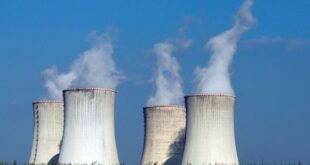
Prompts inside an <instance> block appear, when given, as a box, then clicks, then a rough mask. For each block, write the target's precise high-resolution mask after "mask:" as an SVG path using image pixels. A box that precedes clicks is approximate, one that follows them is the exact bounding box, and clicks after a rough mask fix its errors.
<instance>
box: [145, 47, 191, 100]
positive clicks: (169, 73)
mask: <svg viewBox="0 0 310 165" xmlns="http://www.w3.org/2000/svg"><path fill="white" fill-rule="evenodd" d="M187 42H190V41H187ZM182 43H183V42H182ZM186 46H188V45H187V44H186ZM153 49H154V52H155V54H156V58H157V68H156V72H155V74H154V77H153V80H154V82H155V87H156V90H155V93H154V94H153V95H152V96H151V97H150V98H149V100H148V102H147V104H148V105H179V104H182V102H183V101H182V99H183V89H182V85H181V77H180V75H179V70H180V66H179V63H178V61H177V59H176V58H175V57H173V56H172V53H173V52H174V51H175V50H176V46H175V45H174V44H173V43H172V42H168V41H166V42H162V43H158V44H155V45H154V48H153Z"/></svg>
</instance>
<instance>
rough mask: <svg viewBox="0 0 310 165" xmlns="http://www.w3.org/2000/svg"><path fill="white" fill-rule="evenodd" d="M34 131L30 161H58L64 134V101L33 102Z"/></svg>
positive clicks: (39, 162) (36, 162) (46, 162)
mask: <svg viewBox="0 0 310 165" xmlns="http://www.w3.org/2000/svg"><path fill="white" fill-rule="evenodd" d="M33 119H34V122H33V123H34V133H33V142H32V149H31V155H30V160H29V163H31V164H48V163H57V161H58V156H59V150H60V143H61V139H62V135H63V125H64V123H63V120H64V106H63V101H52V100H48V101H37V102H34V103H33Z"/></svg>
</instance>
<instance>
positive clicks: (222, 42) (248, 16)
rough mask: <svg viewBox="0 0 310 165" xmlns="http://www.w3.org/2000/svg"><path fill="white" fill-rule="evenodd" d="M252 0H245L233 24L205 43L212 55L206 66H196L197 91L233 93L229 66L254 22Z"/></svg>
mask: <svg viewBox="0 0 310 165" xmlns="http://www.w3.org/2000/svg"><path fill="white" fill-rule="evenodd" d="M253 2H254V0H246V1H245V2H244V3H243V5H242V6H241V7H240V9H239V11H238V12H237V14H236V16H235V17H234V26H233V27H232V28H231V29H229V30H227V31H225V32H223V33H221V34H219V35H217V36H215V37H213V38H212V39H211V40H210V41H209V42H208V43H207V44H206V47H207V48H208V49H210V50H211V52H212V55H211V58H210V60H209V63H208V65H207V66H206V67H203V68H200V67H197V68H196V71H195V74H196V78H195V82H196V83H197V86H196V92H197V93H208V94H227V95H234V91H233V88H232V86H231V82H230V74H229V66H230V64H231V62H232V59H233V56H234V54H235V52H236V49H237V43H238V41H239V40H240V38H241V36H242V35H243V34H244V33H245V32H247V31H248V30H249V29H250V28H251V27H252V26H253V25H254V24H255V23H256V20H255V18H254V16H253V15H252V11H251V8H252V5H253Z"/></svg>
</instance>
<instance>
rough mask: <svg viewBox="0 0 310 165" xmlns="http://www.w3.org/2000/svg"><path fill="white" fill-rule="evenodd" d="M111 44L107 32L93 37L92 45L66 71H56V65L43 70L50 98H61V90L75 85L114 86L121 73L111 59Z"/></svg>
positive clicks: (75, 86)
mask: <svg viewBox="0 0 310 165" xmlns="http://www.w3.org/2000/svg"><path fill="white" fill-rule="evenodd" d="M112 54H113V45H112V43H111V38H110V35H109V34H101V35H98V36H96V37H95V42H94V44H93V46H92V47H91V48H90V49H89V50H87V51H85V52H84V53H82V54H81V55H80V56H79V58H78V59H76V60H75V61H74V62H73V64H72V65H71V66H70V69H69V71H68V72H67V73H58V71H57V67H55V66H54V67H51V68H48V69H46V70H45V71H43V76H44V79H45V87H46V88H47V90H48V95H49V97H50V98H52V99H60V98H62V90H63V89H67V88H73V87H74V88H77V87H104V88H112V89H114V88H116V86H117V85H118V83H119V81H120V79H121V78H122V76H121V74H120V73H119V72H118V71H117V70H116V68H115V64H114V61H113V59H112Z"/></svg>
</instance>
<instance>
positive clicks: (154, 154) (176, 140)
mask: <svg viewBox="0 0 310 165" xmlns="http://www.w3.org/2000/svg"><path fill="white" fill-rule="evenodd" d="M185 116H186V115H185V108H184V107H183V106H152V107H144V149H143V155H142V162H141V164H142V165H148V164H152V165H153V164H158V165H159V164H165V165H178V164H181V162H182V155H183V150H184V137H185V123H186V122H185V120H186V117H185Z"/></svg>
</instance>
